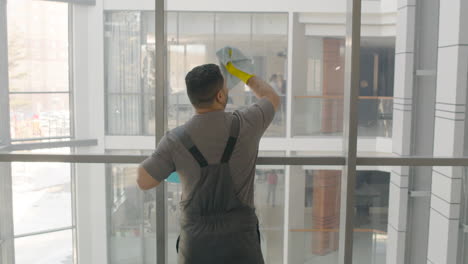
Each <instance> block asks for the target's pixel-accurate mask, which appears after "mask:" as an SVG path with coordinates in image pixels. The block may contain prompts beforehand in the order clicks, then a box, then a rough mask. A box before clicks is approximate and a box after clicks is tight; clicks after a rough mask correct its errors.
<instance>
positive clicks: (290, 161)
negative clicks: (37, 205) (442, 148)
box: [0, 153, 468, 167]
mask: <svg viewBox="0 0 468 264" xmlns="http://www.w3.org/2000/svg"><path fill="white" fill-rule="evenodd" d="M147 157H148V156H146V155H104V154H103V155H75V154H71V155H70V154H11V153H0V162H64V163H102V164H111V163H115V164H139V163H141V162H142V161H143V160H145V159H146V158H147ZM356 163H357V164H356V165H357V166H376V165H378V166H416V167H417V166H427V167H433V166H456V167H468V157H457V158H449V157H358V158H357V161H356ZM257 165H292V166H294V165H321V166H323V165H326V166H337V165H338V166H340V165H345V157H342V156H316V157H314V156H308V157H259V158H258V160H257Z"/></svg>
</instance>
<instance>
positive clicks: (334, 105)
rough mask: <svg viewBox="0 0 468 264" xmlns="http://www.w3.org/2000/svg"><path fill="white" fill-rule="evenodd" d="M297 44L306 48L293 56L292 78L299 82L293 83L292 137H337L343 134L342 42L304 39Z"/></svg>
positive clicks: (319, 38) (339, 40)
mask: <svg viewBox="0 0 468 264" xmlns="http://www.w3.org/2000/svg"><path fill="white" fill-rule="evenodd" d="M298 41H301V42H304V43H305V44H306V45H305V46H304V47H302V46H301V47H302V49H303V50H302V51H300V50H297V55H296V56H294V59H295V60H296V61H297V62H296V63H295V64H294V68H293V75H294V76H295V77H294V78H296V79H297V80H301V81H297V82H295V83H293V95H294V97H293V111H294V112H293V113H294V115H293V127H292V130H293V135H294V136H316V135H328V136H340V135H342V133H343V106H344V105H343V95H344V62H345V47H344V39H343V38H332V37H320V36H314V37H312V36H307V37H303V39H300V40H298ZM304 65H305V66H306V69H304ZM299 68H300V69H299Z"/></svg>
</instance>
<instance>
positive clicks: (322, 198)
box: [287, 166, 342, 264]
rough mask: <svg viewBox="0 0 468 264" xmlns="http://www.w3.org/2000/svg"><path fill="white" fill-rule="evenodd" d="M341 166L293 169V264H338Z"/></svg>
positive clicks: (291, 234)
mask: <svg viewBox="0 0 468 264" xmlns="http://www.w3.org/2000/svg"><path fill="white" fill-rule="evenodd" d="M341 175H342V171H341V167H340V166H337V167H336V168H333V167H330V166H322V167H320V166H291V167H290V182H289V185H290V191H289V193H290V194H291V195H290V197H289V200H290V201H289V226H288V227H287V228H288V230H289V256H290V257H289V263H304V264H306V263H327V264H329V263H330V264H331V263H338V250H339V248H338V246H339V243H338V242H339V240H338V239H339V226H340V188H341Z"/></svg>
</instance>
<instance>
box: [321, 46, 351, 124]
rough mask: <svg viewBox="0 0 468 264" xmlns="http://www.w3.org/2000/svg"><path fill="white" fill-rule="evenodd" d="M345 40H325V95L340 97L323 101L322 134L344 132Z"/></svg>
mask: <svg viewBox="0 0 468 264" xmlns="http://www.w3.org/2000/svg"><path fill="white" fill-rule="evenodd" d="M344 62H345V57H344V40H342V39H334V38H324V39H323V91H322V92H323V95H324V96H332V97H340V98H337V99H322V130H321V131H322V132H323V133H334V132H341V131H343V99H342V97H343V94H344Z"/></svg>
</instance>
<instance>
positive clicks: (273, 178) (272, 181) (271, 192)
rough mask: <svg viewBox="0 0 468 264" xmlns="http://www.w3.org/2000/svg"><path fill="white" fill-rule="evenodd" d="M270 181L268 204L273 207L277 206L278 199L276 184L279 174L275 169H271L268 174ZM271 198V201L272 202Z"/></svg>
mask: <svg viewBox="0 0 468 264" xmlns="http://www.w3.org/2000/svg"><path fill="white" fill-rule="evenodd" d="M267 181H268V195H267V204H270V205H271V206H272V207H275V201H276V186H277V185H278V174H276V172H275V171H274V170H271V171H269V172H268V174H267ZM270 200H271V203H270Z"/></svg>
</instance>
